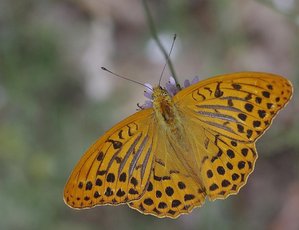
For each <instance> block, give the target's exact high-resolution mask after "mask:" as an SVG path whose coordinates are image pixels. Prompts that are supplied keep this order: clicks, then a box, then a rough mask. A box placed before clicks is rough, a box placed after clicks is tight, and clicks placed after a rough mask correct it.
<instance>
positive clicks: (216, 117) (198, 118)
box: [64, 72, 293, 218]
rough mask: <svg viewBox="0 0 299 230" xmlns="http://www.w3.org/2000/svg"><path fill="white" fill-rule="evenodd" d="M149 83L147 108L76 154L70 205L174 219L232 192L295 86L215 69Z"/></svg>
mask: <svg viewBox="0 0 299 230" xmlns="http://www.w3.org/2000/svg"><path fill="white" fill-rule="evenodd" d="M172 86H174V85H172ZM147 88H149V90H147V91H151V94H150V95H148V96H149V97H150V98H151V101H150V102H149V103H147V105H148V106H141V107H140V108H141V110H140V111H138V112H136V113H135V114H133V115H131V116H129V117H128V118H126V119H124V120H123V121H121V122H119V123H118V124H116V125H115V126H114V127H112V128H111V129H110V130H108V131H107V132H106V133H105V134H104V135H103V136H101V137H100V138H99V139H98V140H97V141H96V142H95V143H94V144H93V145H92V146H91V147H90V148H89V149H88V150H87V151H86V153H85V154H84V155H83V157H82V158H81V159H80V161H79V162H78V164H77V165H76V167H75V168H74V170H73V172H72V173H71V176H70V177H69V179H68V182H67V184H66V186H65V189H64V201H65V203H66V204H67V205H68V206H70V207H72V208H76V209H83V208H90V207H94V206H97V205H119V204H124V203H126V204H128V205H129V206H130V207H131V208H134V209H137V210H138V211H140V212H141V213H144V214H151V215H154V216H157V217H170V218H176V217H178V216H180V215H181V214H184V213H189V212H191V210H193V209H194V208H195V207H199V206H201V205H202V204H203V203H204V201H205V199H206V198H209V199H210V200H216V199H225V198H227V197H228V196H229V195H232V194H237V193H238V192H239V190H240V188H241V187H242V186H244V185H245V184H246V182H247V179H248V176H249V175H250V174H251V173H252V171H253V170H254V166H255V162H256V159H257V157H258V155H257V151H256V147H255V143H256V141H257V139H258V138H259V137H260V136H261V135H262V134H263V133H264V132H265V131H266V130H267V129H268V128H269V126H270V125H271V123H272V120H273V118H274V117H275V116H276V114H277V113H278V111H279V110H281V109H282V108H283V107H284V106H285V105H286V104H287V103H288V101H289V100H290V99H291V97H292V91H293V88H292V84H291V83H290V82H289V81H288V80H287V79H285V78H283V77H281V76H278V75H274V74H270V73H258V72H240V73H232V74H226V75H220V76H216V77H212V78H209V79H207V80H203V81H200V82H197V83H196V84H193V85H190V86H188V87H186V88H183V89H181V88H180V87H177V88H176V89H177V90H176V92H173V91H170V90H167V89H165V88H162V87H160V86H157V87H154V88H153V89H151V88H150V87H147ZM168 88H169V87H168Z"/></svg>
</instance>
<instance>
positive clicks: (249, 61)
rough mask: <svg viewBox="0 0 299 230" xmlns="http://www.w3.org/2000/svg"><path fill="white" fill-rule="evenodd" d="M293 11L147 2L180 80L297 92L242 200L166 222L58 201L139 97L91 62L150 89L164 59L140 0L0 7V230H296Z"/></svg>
mask: <svg viewBox="0 0 299 230" xmlns="http://www.w3.org/2000/svg"><path fill="white" fill-rule="evenodd" d="M298 4H299V3H298V1H294V0H273V1H271V0H267V1H266V0H265V1H264V0H260V1H236V0H224V1H218V0H200V1H179V0H171V1H170V0H169V1H150V7H151V9H152V13H153V16H154V20H155V22H156V26H157V30H158V32H159V33H160V34H161V35H164V36H163V37H164V38H165V37H166V40H167V39H168V43H170V42H171V39H172V35H173V34H174V33H176V34H177V35H178V39H177V40H178V41H177V43H176V46H175V50H174V53H173V56H172V58H173V62H174V66H175V68H176V70H177V75H178V77H179V79H180V80H181V82H183V80H184V79H185V78H192V77H193V76H195V75H199V76H200V77H202V78H205V77H207V76H212V75H215V74H222V73H227V72H234V71H244V70H252V71H266V72H273V73H277V74H281V75H283V76H286V77H287V78H288V79H290V80H291V81H292V82H293V84H294V87H295V95H294V97H293V100H292V101H291V102H290V104H289V105H288V106H287V108H286V109H285V110H284V111H282V112H281V113H280V114H279V116H278V117H277V118H276V119H275V121H274V124H273V125H272V127H271V129H270V130H269V131H268V132H267V134H266V135H265V136H264V137H263V138H262V139H261V140H259V141H258V152H259V159H258V161H257V164H256V169H255V171H254V173H253V174H252V175H251V176H250V178H249V180H248V183H247V185H246V186H245V187H244V188H242V189H241V191H240V193H239V194H238V195H237V196H231V197H229V198H228V199H226V200H224V201H216V202H206V204H205V205H204V206H203V207H202V208H198V209H195V210H194V211H193V212H192V213H191V214H189V215H186V216H182V217H180V218H179V219H177V220H169V219H157V218H154V217H151V216H144V215H141V214H140V213H138V212H136V211H134V210H132V209H130V208H128V207H127V206H125V205H124V206H118V207H109V206H107V207H98V208H94V209H91V210H84V211H75V210H72V209H70V208H68V207H67V206H66V205H65V204H64V202H63V200H62V192H63V188H64V184H65V182H66V180H67V178H68V176H69V174H70V172H71V170H72V168H73V167H74V165H75V163H76V162H77V161H78V160H79V158H80V156H81V155H82V154H83V153H84V151H85V150H86V148H87V147H88V146H89V145H90V144H91V143H92V142H93V141H94V140H95V139H96V138H97V137H99V136H100V135H101V134H103V132H104V131H105V130H107V129H108V128H109V127H111V126H112V125H113V124H115V123H116V122H117V121H119V120H120V119H122V118H124V117H126V116H128V115H129V114H131V113H133V112H134V111H135V110H136V103H137V102H141V103H142V102H143V101H144V99H143V89H142V88H141V87H140V86H138V85H134V84H132V83H130V82H126V81H123V80H121V79H115V78H114V77H111V76H108V75H107V73H105V72H102V71H100V68H99V67H100V66H101V65H104V66H106V67H109V68H111V69H112V70H114V71H115V72H118V73H121V74H123V75H127V76H130V77H131V78H132V79H134V80H138V81H140V82H150V83H152V84H155V83H157V82H158V78H159V75H160V72H161V69H162V66H163V64H164V61H163V59H161V58H160V56H158V55H157V52H156V50H154V49H153V48H152V46H150V44H151V42H150V39H151V37H150V34H149V30H148V26H147V22H146V21H145V16H144V11H143V8H142V4H141V1H137V0H128V1H116V0H112V1H110V0H99V1H96V0H94V1H92V0H90V1H82V0H77V1H54V0H52V1H51V0H44V1H37V0H27V1H9V0H6V1H5V0H4V1H1V2H0V204H1V208H0V229H30V230H32V229H57V230H58V229H61V230H63V229H72V230H76V229H164V228H168V229H275V230H278V229H294V230H295V229H299V122H298V112H299V98H298V93H297V92H296V90H298V86H299V65H298V60H299V39H298V37H299V5H298ZM146 47H150V48H146ZM167 75H168V72H167V71H166V73H165V80H166V78H167V77H166V76H167Z"/></svg>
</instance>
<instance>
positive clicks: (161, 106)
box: [152, 86, 180, 129]
mask: <svg viewBox="0 0 299 230" xmlns="http://www.w3.org/2000/svg"><path fill="white" fill-rule="evenodd" d="M152 97H153V109H154V111H155V114H156V118H157V122H158V123H159V125H161V126H162V127H164V128H166V129H169V128H174V129H175V126H177V125H178V124H180V119H179V114H178V111H177V108H176V106H175V104H174V101H173V99H172V97H171V96H170V95H169V93H168V92H167V91H166V90H165V89H162V88H161V87H159V86H158V87H155V88H154V92H153V94H152Z"/></svg>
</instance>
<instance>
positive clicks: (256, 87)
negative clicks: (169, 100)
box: [174, 72, 292, 199]
mask: <svg viewBox="0 0 299 230" xmlns="http://www.w3.org/2000/svg"><path fill="white" fill-rule="evenodd" d="M291 96H292V86H291V84H290V82H289V81H287V80H286V79H284V78H282V77H280V76H277V75H273V74H266V73H254V72H245V73H236V74H228V75H223V76H219V77H214V78H211V79H208V80H204V81H201V82H199V83H197V84H195V85H193V86H191V87H189V88H186V89H184V90H182V91H180V92H179V93H178V94H177V95H176V96H175V97H174V101H175V103H176V104H177V107H178V108H179V110H180V112H181V116H182V117H183V119H184V121H185V124H186V126H192V127H193V130H194V132H192V133H190V135H191V136H192V135H195V136H198V137H200V138H198V144H200V145H201V146H199V147H198V149H199V151H198V153H197V154H198V155H200V156H201V157H200V158H201V159H203V160H202V161H201V166H200V169H199V170H200V171H199V174H200V175H201V176H202V182H203V186H204V187H205V189H206V192H207V195H208V196H209V197H210V199H217V198H225V197H226V196H227V195H229V194H234V193H237V192H238V190H239V188H240V187H242V185H244V184H245V183H246V180H247V177H248V175H249V174H250V173H251V172H252V170H253V168H254V164H255V160H256V158H257V154H256V150H255V141H256V140H257V138H258V137H260V136H261V135H262V134H263V133H264V132H265V130H266V129H267V128H268V127H269V126H270V124H271V122H272V119H273V118H274V117H275V115H276V114H277V112H278V111H279V110H280V109H282V108H283V107H284V106H285V105H286V103H287V102H288V101H289V100H290V98H291ZM198 130H200V133H199V132H198Z"/></svg>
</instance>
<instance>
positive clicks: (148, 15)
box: [142, 0, 178, 84]
mask: <svg viewBox="0 0 299 230" xmlns="http://www.w3.org/2000/svg"><path fill="white" fill-rule="evenodd" d="M142 2H143V7H144V10H145V13H146V19H147V23H148V26H149V29H150V32H151V35H152V36H153V38H154V40H155V41H156V43H157V45H158V47H159V49H160V50H161V52H162V53H163V55H164V57H165V59H166V61H167V64H168V67H169V70H170V72H171V74H172V77H173V78H174V80H175V82H176V83H177V84H178V80H177V77H176V74H175V71H174V68H173V65H172V63H171V60H170V58H169V55H168V53H167V52H166V50H165V49H164V47H163V45H162V43H161V41H160V40H159V38H158V36H157V31H156V28H155V24H154V21H153V18H152V15H151V13H150V10H149V7H148V4H147V0H142Z"/></svg>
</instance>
